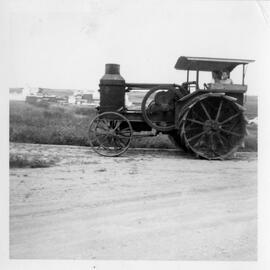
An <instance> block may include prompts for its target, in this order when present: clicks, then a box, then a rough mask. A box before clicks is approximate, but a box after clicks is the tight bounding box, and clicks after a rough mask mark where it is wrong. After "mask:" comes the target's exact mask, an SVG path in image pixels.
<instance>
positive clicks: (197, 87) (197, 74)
mask: <svg viewBox="0 0 270 270" xmlns="http://www.w3.org/2000/svg"><path fill="white" fill-rule="evenodd" d="M198 89H199V70H197V71H196V90H198Z"/></svg>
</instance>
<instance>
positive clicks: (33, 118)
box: [9, 96, 257, 151]
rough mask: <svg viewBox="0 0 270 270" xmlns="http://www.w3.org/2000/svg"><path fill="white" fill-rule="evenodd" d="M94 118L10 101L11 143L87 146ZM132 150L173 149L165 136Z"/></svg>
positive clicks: (252, 143) (75, 109) (250, 106)
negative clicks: (88, 132) (90, 125)
mask: <svg viewBox="0 0 270 270" xmlns="http://www.w3.org/2000/svg"><path fill="white" fill-rule="evenodd" d="M245 107H246V108H247V111H246V115H247V117H248V119H253V118H254V117H256V116H257V97H252V96H251V97H247V102H246V105H245ZM95 115H96V112H95V109H94V108H89V107H80V106H72V105H68V106H61V105H50V106H46V105H44V106H41V107H40V106H39V107H38V106H34V105H30V104H27V103H25V102H23V101H10V129H9V132H10V133H9V138H10V141H11V142H24V143H40V144H64V145H81V146H89V141H88V135H87V131H88V127H89V124H90V122H91V119H92V118H93V117H94V116H95ZM248 131H249V135H248V137H247V138H246V141H245V144H246V148H245V150H247V151H257V126H254V125H253V126H249V127H248ZM131 147H138V148H175V146H174V145H173V144H172V143H171V141H170V140H169V139H168V137H167V136H166V135H159V136H157V137H145V138H136V139H134V140H133V142H132V144H131Z"/></svg>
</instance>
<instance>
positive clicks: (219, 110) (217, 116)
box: [215, 100, 223, 121]
mask: <svg viewBox="0 0 270 270" xmlns="http://www.w3.org/2000/svg"><path fill="white" fill-rule="evenodd" d="M222 104H223V100H221V101H220V103H219V107H218V111H217V115H216V119H215V120H216V121H218V118H219V116H220V112H221V107H222Z"/></svg>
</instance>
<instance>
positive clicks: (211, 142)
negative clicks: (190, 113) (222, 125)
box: [209, 133, 215, 153]
mask: <svg viewBox="0 0 270 270" xmlns="http://www.w3.org/2000/svg"><path fill="white" fill-rule="evenodd" d="M209 137H210V144H211V146H210V149H211V151H212V152H213V153H215V149H214V139H213V134H212V133H210V135H209Z"/></svg>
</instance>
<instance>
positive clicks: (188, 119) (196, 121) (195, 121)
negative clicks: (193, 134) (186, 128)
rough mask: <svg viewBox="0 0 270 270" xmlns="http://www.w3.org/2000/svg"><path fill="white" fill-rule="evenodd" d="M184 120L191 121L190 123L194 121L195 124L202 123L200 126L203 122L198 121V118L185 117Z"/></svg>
mask: <svg viewBox="0 0 270 270" xmlns="http://www.w3.org/2000/svg"><path fill="white" fill-rule="evenodd" d="M186 120H187V121H189V122H192V123H196V124H199V125H202V126H203V125H204V123H203V122H201V121H198V120H195V119H190V118H187V119H186Z"/></svg>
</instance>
